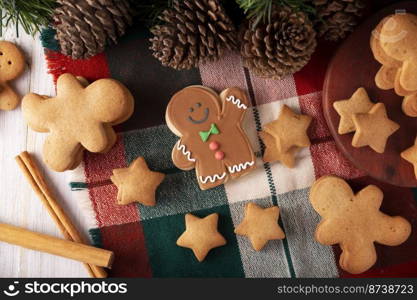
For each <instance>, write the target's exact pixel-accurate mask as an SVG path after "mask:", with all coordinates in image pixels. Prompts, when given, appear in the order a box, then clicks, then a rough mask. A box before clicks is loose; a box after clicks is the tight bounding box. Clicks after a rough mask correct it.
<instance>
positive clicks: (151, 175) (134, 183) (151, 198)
mask: <svg viewBox="0 0 417 300" xmlns="http://www.w3.org/2000/svg"><path fill="white" fill-rule="evenodd" d="M164 178H165V174H162V173H159V172H154V171H151V170H149V168H148V165H147V164H146V161H145V159H144V158H143V157H138V158H137V159H135V160H134V161H133V162H132V163H131V164H130V166H129V167H128V168H122V169H114V170H113V176H111V177H110V179H111V181H112V182H113V183H114V184H115V185H116V186H117V188H118V193H117V203H118V204H120V205H126V204H130V203H133V202H138V203H141V204H143V205H146V206H155V204H156V201H155V191H156V189H157V188H158V186H159V185H160V184H161V182H162V181H163V180H164Z"/></svg>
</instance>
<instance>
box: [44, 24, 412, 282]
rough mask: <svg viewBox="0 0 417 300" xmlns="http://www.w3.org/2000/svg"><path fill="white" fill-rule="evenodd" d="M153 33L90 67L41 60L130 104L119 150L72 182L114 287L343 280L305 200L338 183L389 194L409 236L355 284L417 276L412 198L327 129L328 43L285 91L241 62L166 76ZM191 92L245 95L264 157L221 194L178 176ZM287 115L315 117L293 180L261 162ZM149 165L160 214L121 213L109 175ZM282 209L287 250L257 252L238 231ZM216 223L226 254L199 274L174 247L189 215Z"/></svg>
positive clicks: (277, 245)
mask: <svg viewBox="0 0 417 300" xmlns="http://www.w3.org/2000/svg"><path fill="white" fill-rule="evenodd" d="M147 39H148V36H147V33H145V31H144V30H141V29H139V28H133V29H132V30H131V32H130V33H129V34H128V35H127V36H125V37H124V38H123V39H122V40H121V41H120V43H119V44H118V45H117V46H114V47H111V48H109V49H108V50H107V51H106V52H105V53H104V54H100V55H98V56H96V57H94V58H92V59H90V60H85V61H82V60H79V61H73V60H71V59H70V58H67V57H64V56H63V55H61V54H59V53H58V52H56V51H54V50H52V49H46V50H45V51H46V57H47V60H48V63H49V67H50V71H51V72H52V74H53V75H54V76H55V78H56V77H57V76H59V75H60V74H62V73H64V72H70V73H73V74H76V75H82V76H85V77H86V78H88V79H89V80H94V79H98V78H104V77H112V78H115V79H118V80H120V81H121V82H123V83H124V84H126V86H127V87H128V88H129V89H130V90H131V91H132V93H133V94H134V96H135V101H136V107H135V113H134V115H133V116H132V118H131V119H130V120H129V121H127V122H126V123H124V124H122V125H121V126H119V127H118V128H117V129H118V131H119V139H118V141H117V143H116V145H115V146H114V147H113V148H112V150H111V151H110V152H108V153H107V154H91V153H86V154H85V156H84V161H83V163H82V165H81V166H80V167H79V168H78V169H77V170H75V171H73V172H70V176H71V179H70V181H71V183H70V185H71V188H72V190H73V194H74V198H78V199H79V203H80V205H82V206H83V209H84V210H85V213H86V218H88V220H89V221H90V224H91V227H90V228H89V231H90V233H91V238H92V240H93V242H94V243H95V244H96V245H99V246H102V247H104V248H106V249H109V250H112V251H114V252H115V255H116V257H115V263H114V267H113V269H112V270H111V272H110V275H111V276H123V277H126V276H136V277H347V276H351V275H349V274H347V273H345V272H343V271H342V270H340V269H339V267H338V264H337V260H338V256H339V254H340V249H339V248H338V247H337V246H335V247H328V246H323V245H320V244H319V243H317V242H315V241H314V238H313V234H314V231H315V227H316V225H317V223H318V222H319V216H318V215H317V214H316V212H315V211H314V210H313V209H312V207H311V205H310V203H309V200H308V193H309V188H310V186H311V185H312V183H313V182H314V180H315V179H317V178H319V177H321V176H323V175H326V174H334V175H337V176H341V177H343V178H346V179H347V180H348V181H349V182H350V184H351V185H352V186H353V187H354V189H355V190H358V189H360V188H362V187H364V186H365V185H368V184H371V183H372V184H376V185H377V186H379V187H380V188H381V189H382V190H383V191H384V194H385V200H384V202H383V206H382V210H383V211H384V212H386V213H388V214H390V215H402V216H404V217H405V218H407V219H408V220H409V221H410V222H411V223H412V225H413V233H412V236H411V237H410V238H409V240H408V241H407V242H405V243H404V244H402V245H401V246H398V247H382V246H379V245H377V252H378V262H377V263H376V264H375V266H374V267H373V268H372V269H370V270H369V271H367V272H366V273H364V274H361V275H358V276H365V277H368V276H369V277H370V276H376V277H379V276H417V251H416V249H417V248H416V247H417V202H416V199H417V196H416V195H417V193H416V190H412V189H407V188H399V187H394V186H391V185H388V184H383V183H380V182H376V181H375V180H373V179H371V178H369V177H366V176H365V174H363V173H362V172H361V171H360V170H358V169H356V168H354V167H353V166H352V165H351V164H350V163H349V162H348V161H347V159H346V158H344V157H343V155H342V154H341V153H340V152H339V151H338V149H337V148H336V145H335V142H334V141H333V139H332V137H331V135H330V133H329V130H328V128H327V126H326V123H325V120H324V118H323V114H322V107H321V89H322V83H323V77H324V73H325V70H326V66H327V63H328V60H329V58H330V57H331V55H332V52H333V50H334V48H335V46H334V45H328V44H325V43H321V44H320V46H319V48H318V50H317V52H316V54H315V55H314V57H313V59H312V61H311V62H310V63H309V65H308V66H306V67H305V68H304V69H303V70H302V71H301V72H298V73H297V74H295V75H294V76H289V77H286V78H285V79H283V80H279V81H278V80H269V79H260V78H257V77H255V76H253V75H252V74H251V73H250V72H249V71H248V70H247V69H245V68H244V67H243V65H242V61H241V58H240V56H239V55H238V54H237V53H228V54H226V55H225V56H224V57H223V58H222V59H221V60H220V61H218V62H214V63H210V64H207V65H203V66H200V68H198V69H195V70H191V71H174V70H171V69H168V68H164V67H162V66H161V65H160V64H159V62H158V61H157V60H155V59H154V58H152V57H151V53H150V51H149V50H148V47H149V42H148V40H147ZM193 84H203V85H206V86H209V87H211V88H214V89H215V90H217V91H221V90H222V89H224V88H226V87H231V86H237V87H240V88H242V89H244V90H246V91H247V92H248V95H249V97H250V99H251V102H252V106H251V107H250V108H249V109H248V111H247V114H246V117H245V120H244V128H245V130H246V132H247V134H248V136H249V139H250V141H251V143H252V146H253V148H254V150H255V151H256V154H257V166H258V168H257V169H256V170H255V171H254V172H253V173H251V174H249V175H247V176H245V177H242V178H240V179H238V180H235V181H231V182H228V183H226V184H225V185H224V186H220V187H217V188H215V189H211V190H207V191H201V190H200V189H199V188H198V185H197V182H196V178H195V173H194V171H181V170H179V169H177V168H176V167H175V166H174V165H173V163H172V161H171V150H172V147H173V146H174V144H175V142H176V141H177V137H176V136H174V135H173V134H172V133H171V132H170V131H169V129H168V128H167V126H166V125H165V121H164V114H165V108H166V105H167V103H168V101H169V99H170V97H171V95H172V94H173V93H175V92H176V91H177V90H179V89H181V88H183V87H185V86H188V85H193ZM283 104H287V105H289V106H290V107H292V108H293V109H295V110H296V111H299V112H302V113H304V114H308V115H311V116H313V117H314V121H313V123H312V126H311V128H310V129H309V136H310V139H311V141H312V145H311V147H309V148H305V149H303V150H302V151H301V152H300V154H299V157H298V159H297V166H296V168H294V169H288V168H285V167H284V166H283V165H281V164H279V163H272V164H269V163H265V164H264V163H262V161H261V154H262V151H263V149H262V148H263V146H262V145H261V143H260V139H259V135H258V132H259V130H260V129H261V126H262V125H263V124H265V123H268V122H270V121H271V120H273V119H275V118H276V117H277V113H278V111H279V109H280V107H281V106H282V105H283ZM138 156H143V157H145V159H146V161H147V162H148V164H149V167H150V168H151V169H153V170H155V171H158V172H163V173H165V174H167V176H166V179H165V180H164V181H163V183H162V184H161V185H160V187H159V188H158V190H157V206H155V207H146V206H143V205H140V204H131V205H127V206H119V205H117V204H116V194H117V189H116V187H115V186H114V185H113V184H112V183H111V181H110V180H109V178H110V175H111V174H112V170H113V169H115V168H122V167H126V166H128V165H129V164H130V162H132V161H133V160H134V159H135V158H136V157H138ZM249 201H251V202H256V203H258V204H260V205H262V206H271V205H278V206H279V207H280V209H281V217H280V225H281V226H282V228H283V230H284V231H285V234H286V239H284V240H282V241H280V240H277V241H270V242H269V243H268V244H267V246H266V247H265V248H264V249H263V250H262V251H259V252H257V251H254V250H253V249H252V248H251V246H250V244H249V242H248V240H247V239H246V238H245V237H242V236H236V235H235V234H234V233H233V231H234V228H235V226H236V225H237V224H239V223H240V221H241V220H242V218H243V208H244V206H245V204H246V203H247V202H249ZM189 212H190V213H193V214H195V215H197V216H205V215H207V214H210V213H213V212H216V213H218V214H219V215H220V219H219V231H220V232H221V233H222V234H223V235H224V237H225V238H226V240H227V245H226V246H224V247H219V248H216V249H214V250H212V251H211V252H210V253H209V255H208V256H207V258H206V260H205V261H204V262H202V263H198V262H197V260H196V259H195V257H194V256H193V253H192V251H190V250H189V249H186V248H181V247H178V246H176V240H177V238H178V237H179V235H180V234H181V233H182V232H183V231H184V215H185V214H186V213H189Z"/></svg>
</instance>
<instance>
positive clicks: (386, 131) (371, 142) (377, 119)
mask: <svg viewBox="0 0 417 300" xmlns="http://www.w3.org/2000/svg"><path fill="white" fill-rule="evenodd" d="M353 123H354V124H355V128H356V132H355V135H354V136H353V139H352V146H353V147H363V146H369V147H371V148H372V149H373V150H374V151H376V152H378V153H384V151H385V146H386V144H387V140H388V138H389V137H390V136H391V135H392V134H393V133H394V132H395V131H397V130H398V129H399V128H400V125H398V124H397V123H395V122H394V121H391V120H390V119H388V116H387V111H386V109H385V105H384V104H383V103H377V104H375V105H374V106H373V107H372V108H371V110H370V111H369V112H368V113H365V114H355V115H353Z"/></svg>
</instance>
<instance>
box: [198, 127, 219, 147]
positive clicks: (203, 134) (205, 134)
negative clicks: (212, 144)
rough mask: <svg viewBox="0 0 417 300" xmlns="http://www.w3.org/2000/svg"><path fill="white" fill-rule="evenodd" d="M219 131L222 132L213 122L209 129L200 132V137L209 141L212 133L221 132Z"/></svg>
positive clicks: (204, 140)
mask: <svg viewBox="0 0 417 300" xmlns="http://www.w3.org/2000/svg"><path fill="white" fill-rule="evenodd" d="M219 133H220V131H219V129H218V128H217V126H216V124H214V123H211V126H210V130H209V131H200V132H199V134H200V137H201V139H202V140H203V142H207V140H208V139H209V137H210V135H211V134H219Z"/></svg>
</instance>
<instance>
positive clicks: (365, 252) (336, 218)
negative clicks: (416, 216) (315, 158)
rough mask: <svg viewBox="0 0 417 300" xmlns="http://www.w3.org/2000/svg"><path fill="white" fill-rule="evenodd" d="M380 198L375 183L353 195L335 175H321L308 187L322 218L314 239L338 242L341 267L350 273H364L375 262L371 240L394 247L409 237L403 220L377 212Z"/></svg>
mask: <svg viewBox="0 0 417 300" xmlns="http://www.w3.org/2000/svg"><path fill="white" fill-rule="evenodd" d="M383 197H384V194H383V193H382V191H381V190H380V189H379V188H378V187H376V186H374V185H369V186H367V187H365V188H364V189H362V190H361V191H360V192H358V193H357V194H354V193H353V191H352V189H351V188H350V186H349V185H348V184H347V183H346V181H344V180H343V179H340V178H338V177H335V176H324V177H321V178H320V179H319V180H317V181H316V182H315V183H314V184H313V186H312V188H311V190H310V202H311V204H312V205H313V208H314V209H315V210H316V211H317V212H318V213H319V215H320V216H321V217H322V220H321V221H320V223H319V224H318V226H317V229H316V233H315V238H316V240H317V241H318V242H319V243H321V244H323V245H334V244H339V245H340V248H341V249H342V254H341V255H340V259H339V263H340V267H341V268H342V269H343V270H345V271H347V272H349V273H352V274H359V273H362V272H365V271H366V270H368V269H369V268H370V267H372V266H373V265H374V264H375V262H376V260H377V253H376V251H375V245H374V243H378V244H381V245H387V246H397V245H400V244H402V243H403V242H405V241H406V240H407V239H408V237H409V236H410V233H411V225H410V223H409V222H408V221H407V220H406V219H404V218H402V217H400V216H395V217H391V216H388V215H386V214H384V213H382V212H381V211H380V207H381V203H382V199H383Z"/></svg>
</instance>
